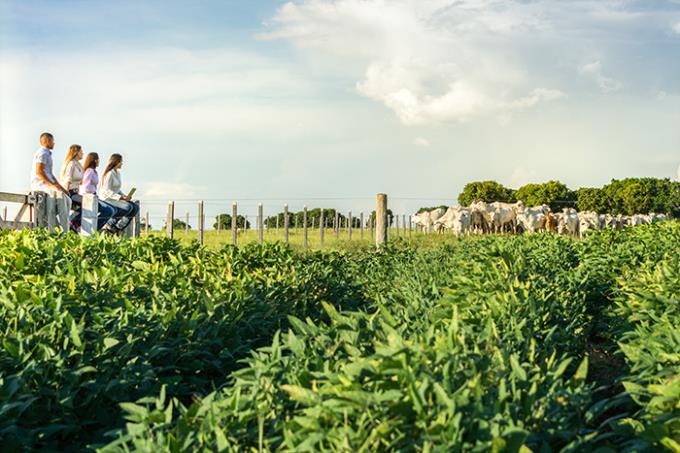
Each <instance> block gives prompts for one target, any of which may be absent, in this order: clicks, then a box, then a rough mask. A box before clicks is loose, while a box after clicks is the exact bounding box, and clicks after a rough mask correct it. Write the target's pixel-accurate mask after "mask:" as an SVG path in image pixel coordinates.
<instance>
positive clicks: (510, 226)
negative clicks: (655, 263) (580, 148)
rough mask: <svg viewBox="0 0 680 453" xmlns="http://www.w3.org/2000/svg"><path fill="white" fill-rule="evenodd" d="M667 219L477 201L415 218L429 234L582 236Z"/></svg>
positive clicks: (417, 223)
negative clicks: (549, 234) (548, 234)
mask: <svg viewBox="0 0 680 453" xmlns="http://www.w3.org/2000/svg"><path fill="white" fill-rule="evenodd" d="M664 219H666V215H665V214H654V213H651V214H635V215H632V216H625V215H616V216H614V215H610V214H598V213H596V212H590V211H583V212H577V211H576V209H574V208H564V209H563V210H562V212H552V211H551V210H550V207H549V206H548V205H541V206H534V207H527V206H525V205H524V203H522V202H521V201H518V202H517V203H501V202H493V203H486V202H483V201H477V202H474V203H472V204H471V205H470V206H469V207H459V206H455V207H451V208H448V209H443V208H438V209H433V210H432V211H423V212H420V213H418V214H415V215H413V216H412V217H411V220H412V221H413V222H414V223H415V224H416V225H419V226H421V227H422V228H423V229H424V230H425V231H428V232H429V231H436V232H438V233H443V232H444V231H445V230H449V231H452V232H453V233H455V234H457V235H458V234H481V233H502V232H512V233H523V232H530V233H533V232H536V231H541V230H545V231H552V232H555V233H558V234H566V235H571V236H581V237H582V236H583V235H584V233H585V232H586V231H588V230H601V229H605V228H611V229H620V228H623V227H625V226H628V225H642V224H645V223H652V222H657V221H660V220H664Z"/></svg>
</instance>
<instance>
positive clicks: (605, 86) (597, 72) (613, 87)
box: [579, 60, 623, 93]
mask: <svg viewBox="0 0 680 453" xmlns="http://www.w3.org/2000/svg"><path fill="white" fill-rule="evenodd" d="M579 71H580V72H581V74H583V75H584V76H586V77H590V78H592V79H593V80H595V81H596V82H597V84H598V86H599V87H600V90H601V91H602V92H603V93H614V92H616V91H619V90H621V88H623V83H621V82H620V81H619V80H616V79H613V78H611V77H607V76H605V75H604V74H603V73H602V64H601V63H600V61H599V60H598V61H593V62H591V63H587V64H584V65H583V66H581V68H580V69H579Z"/></svg>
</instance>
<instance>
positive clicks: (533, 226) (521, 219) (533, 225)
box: [517, 209, 546, 233]
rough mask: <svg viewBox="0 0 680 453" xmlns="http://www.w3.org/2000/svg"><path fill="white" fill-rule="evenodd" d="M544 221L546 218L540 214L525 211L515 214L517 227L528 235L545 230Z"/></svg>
mask: <svg viewBox="0 0 680 453" xmlns="http://www.w3.org/2000/svg"><path fill="white" fill-rule="evenodd" d="M545 221H546V216H545V214H543V213H542V212H531V211H529V210H528V209H526V210H524V211H521V212H520V213H518V214H517V225H518V226H520V227H521V228H522V231H526V232H528V233H535V232H537V231H539V230H542V229H545Z"/></svg>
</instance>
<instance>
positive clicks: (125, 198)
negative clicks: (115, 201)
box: [117, 175, 130, 201]
mask: <svg viewBox="0 0 680 453" xmlns="http://www.w3.org/2000/svg"><path fill="white" fill-rule="evenodd" d="M117 176H118V178H119V179H120V175H117ZM118 195H120V199H121V200H124V201H130V197H128V196H127V195H125V192H123V191H122V190H120V189H118Z"/></svg>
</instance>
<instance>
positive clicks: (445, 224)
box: [435, 207, 472, 235]
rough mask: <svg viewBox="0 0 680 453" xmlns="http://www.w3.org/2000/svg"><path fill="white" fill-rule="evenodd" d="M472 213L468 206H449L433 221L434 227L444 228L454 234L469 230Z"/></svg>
mask: <svg viewBox="0 0 680 453" xmlns="http://www.w3.org/2000/svg"><path fill="white" fill-rule="evenodd" d="M471 224H472V213H471V211H470V209H469V208H461V207H451V208H449V209H448V210H447V211H446V213H445V214H444V215H443V216H441V217H440V218H439V219H437V221H436V222H435V229H438V230H441V229H443V228H446V229H448V230H452V231H453V232H454V233H455V234H456V235H460V234H464V233H468V232H470V227H471Z"/></svg>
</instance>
